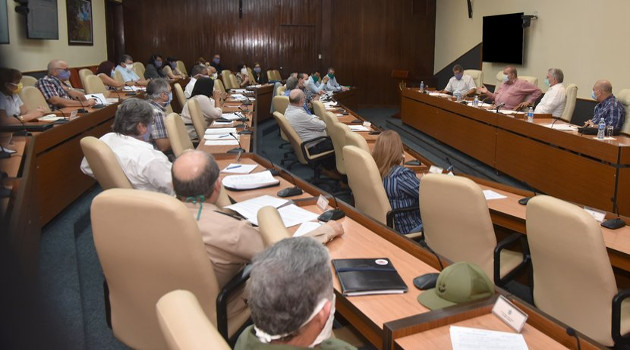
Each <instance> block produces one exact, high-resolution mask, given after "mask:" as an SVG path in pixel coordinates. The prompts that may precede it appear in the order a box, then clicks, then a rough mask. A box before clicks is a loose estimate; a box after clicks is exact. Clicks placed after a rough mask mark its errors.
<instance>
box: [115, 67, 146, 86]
mask: <svg viewBox="0 0 630 350" xmlns="http://www.w3.org/2000/svg"><path fill="white" fill-rule="evenodd" d="M143 74H144V73H143ZM141 77H142V76H141ZM114 80H116V81H117V82H119V83H123V84H124V83H125V79H124V78H123V76H122V74H121V73H120V72H119V71H118V70H114Z"/></svg>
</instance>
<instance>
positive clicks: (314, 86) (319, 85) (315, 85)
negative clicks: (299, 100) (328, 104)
mask: <svg viewBox="0 0 630 350" xmlns="http://www.w3.org/2000/svg"><path fill="white" fill-rule="evenodd" d="M328 79H330V78H328V75H324V78H323V79H320V77H319V72H314V73H313V74H311V76H310V77H308V79H306V81H305V82H304V93H305V94H306V99H307V100H308V101H309V102H310V101H312V100H313V98H314V97H315V96H317V95H322V94H324V93H326V84H327V83H328Z"/></svg>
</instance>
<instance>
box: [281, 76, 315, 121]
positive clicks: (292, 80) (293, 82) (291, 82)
mask: <svg viewBox="0 0 630 350" xmlns="http://www.w3.org/2000/svg"><path fill="white" fill-rule="evenodd" d="M296 76H297V74H296ZM298 88H299V81H298V78H297V77H294V76H293V75H291V76H290V77H289V79H287V83H286V89H285V90H284V96H287V97H288V96H289V94H290V93H291V91H293V90H294V89H298ZM304 111H305V112H306V113H307V114H308V115H312V114H313V113H312V112H311V110H310V109H309V108H308V103H307V102H306V99H305V100H304Z"/></svg>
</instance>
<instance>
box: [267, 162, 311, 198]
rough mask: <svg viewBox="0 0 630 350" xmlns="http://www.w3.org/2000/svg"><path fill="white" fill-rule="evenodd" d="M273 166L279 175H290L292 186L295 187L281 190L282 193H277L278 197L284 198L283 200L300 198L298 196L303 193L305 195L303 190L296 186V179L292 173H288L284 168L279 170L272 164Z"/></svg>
mask: <svg viewBox="0 0 630 350" xmlns="http://www.w3.org/2000/svg"><path fill="white" fill-rule="evenodd" d="M271 165H272V167H273V169H275V170H276V171H277V172H278V174H280V173H284V174H287V175H289V178H291V181H290V182H291V185H293V187H289V188H284V189H281V190H280V191H278V193H276V195H277V196H278V197H282V198H284V197H293V196H298V195H301V194H302V193H304V191H302V189H301V188H299V187H298V186H297V185H296V184H295V178H294V177H293V175H292V174H291V173H290V172H288V171H286V170H284V169H282V168H277V167H276V165H275V164H273V163H271Z"/></svg>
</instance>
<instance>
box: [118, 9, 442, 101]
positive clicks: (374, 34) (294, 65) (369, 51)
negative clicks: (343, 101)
mask: <svg viewBox="0 0 630 350" xmlns="http://www.w3.org/2000/svg"><path fill="white" fill-rule="evenodd" d="M240 2H242V18H239V3H240ZM123 6H124V23H125V28H124V32H125V46H126V50H127V52H128V53H129V54H131V55H132V56H133V57H134V59H135V60H137V61H143V62H144V61H146V59H147V58H148V57H149V56H150V55H151V54H152V53H153V52H159V53H161V54H163V55H165V56H175V57H177V58H179V59H181V60H183V61H184V62H185V63H186V64H187V66H189V65H190V64H191V63H192V62H193V61H194V60H195V59H196V58H197V57H198V56H204V57H205V58H207V59H210V58H211V57H212V55H213V54H214V53H215V52H218V53H220V54H221V58H222V64H223V66H224V67H226V68H228V69H231V70H234V69H235V67H236V65H237V64H238V63H246V64H248V65H252V64H253V63H254V62H260V63H261V65H262V66H263V69H268V68H275V69H280V70H281V74H282V76H283V77H286V76H288V74H289V73H290V72H293V71H300V72H312V71H315V70H320V71H323V70H326V68H327V67H328V66H330V65H332V66H334V67H335V68H336V69H337V75H338V77H339V81H340V83H342V84H346V85H353V86H357V87H359V88H360V89H361V90H360V92H359V103H360V104H362V105H367V104H369V105H394V104H397V103H398V102H399V98H398V95H397V93H396V91H395V83H394V82H393V80H392V79H391V78H390V74H391V71H392V69H407V70H409V71H410V72H411V76H412V77H418V78H419V79H420V78H423V77H425V76H426V77H430V76H432V73H433V51H434V36H435V35H434V33H435V0H388V1H383V0H266V1H260V0H213V1H207V0H179V1H172V0H151V1H148V0H133V1H124V2H123ZM319 54H322V57H321V59H320V58H319Z"/></svg>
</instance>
